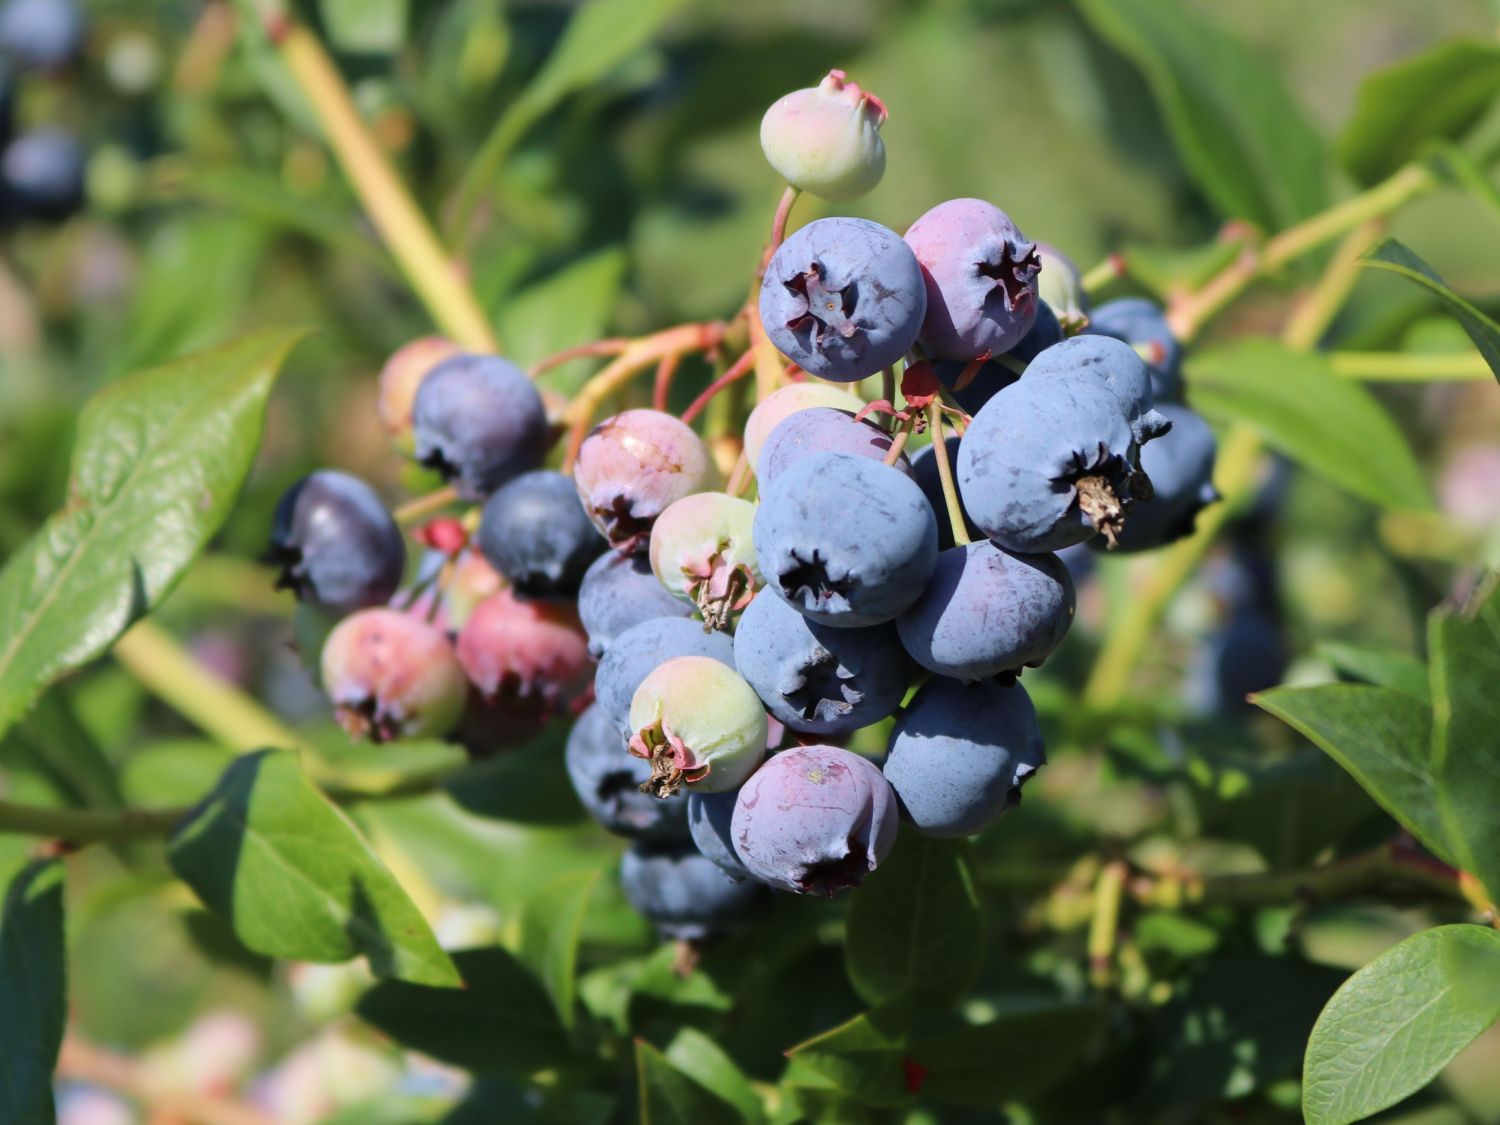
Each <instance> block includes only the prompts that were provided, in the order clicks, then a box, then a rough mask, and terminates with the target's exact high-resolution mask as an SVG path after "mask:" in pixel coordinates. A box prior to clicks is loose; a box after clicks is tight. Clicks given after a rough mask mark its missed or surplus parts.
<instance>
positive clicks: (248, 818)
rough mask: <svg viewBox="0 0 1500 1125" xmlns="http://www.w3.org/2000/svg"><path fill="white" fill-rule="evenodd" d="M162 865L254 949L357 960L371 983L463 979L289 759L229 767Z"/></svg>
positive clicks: (241, 761) (266, 757)
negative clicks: (388, 979)
mask: <svg viewBox="0 0 1500 1125" xmlns="http://www.w3.org/2000/svg"><path fill="white" fill-rule="evenodd" d="M167 858H168V860H169V861H170V862H171V864H172V868H173V870H175V871H176V872H177V874H178V875H179V876H181V877H182V878H183V879H184V880H185V881H186V882H187V884H188V885H189V886H190V887H192V888H193V890H194V891H195V892H196V893H197V895H198V897H199V898H200V899H202V900H203V902H204V904H205V905H206V906H207V907H208V908H209V909H210V910H213V911H215V912H216V913H218V914H220V915H221V916H223V917H224V918H226V919H228V920H229V922H230V924H231V925H232V926H233V927H234V932H235V934H236V936H238V937H239V939H240V941H242V942H244V944H245V946H246V948H248V949H251V950H253V951H254V952H256V953H264V954H266V955H267V956H270V957H286V958H293V959H296V960H299V961H315V962H334V961H345V960H348V959H349V958H351V957H355V956H358V955H360V954H363V955H364V956H365V957H366V958H367V959H368V960H369V963H370V968H371V970H372V971H373V972H374V973H375V975H376V976H381V977H396V978H398V979H401V980H406V981H412V982H415V983H419V984H428V985H437V986H456V985H458V984H459V983H460V981H459V976H458V971H457V970H456V969H455V968H454V966H453V962H452V961H451V960H450V959H449V957H448V955H447V954H446V953H444V952H443V951H442V949H441V948H439V946H438V943H437V939H436V938H435V937H434V936H433V934H432V930H431V929H430V928H429V927H428V925H427V922H426V920H425V919H423V917H422V915H421V913H420V912H419V911H418V910H417V908H416V907H415V906H414V905H412V902H411V900H410V899H409V898H407V896H406V892H405V891H403V890H402V889H401V885H400V884H399V883H397V882H396V880H395V878H394V876H392V875H391V873H390V871H388V870H387V869H386V866H385V864H383V863H382V862H381V861H380V858H379V857H378V856H377V855H376V854H375V853H374V852H373V851H372V850H371V849H370V846H369V844H367V843H365V841H364V839H363V838H362V837H361V836H360V834H359V832H358V830H357V829H356V828H355V827H354V825H353V824H352V823H351V822H350V821H349V818H348V817H346V816H345V815H344V814H343V813H342V812H341V811H339V810H338V809H337V808H335V807H334V806H333V805H332V804H330V803H329V801H328V799H327V798H326V797H324V796H323V794H321V793H320V792H318V790H317V789H316V788H314V787H313V785H312V783H311V782H309V781H308V780H307V778H306V777H305V776H304V775H303V773H302V769H301V766H300V765H299V764H298V761H297V756H296V755H295V754H293V753H291V752H289V751H279V750H267V751H261V752H259V753H255V754H246V755H244V756H242V757H240V758H238V759H236V760H235V762H234V763H233V764H232V765H231V766H230V767H229V769H228V770H226V771H225V773H224V776H223V777H222V778H220V780H219V784H218V785H217V786H215V788H214V790H213V792H212V793H210V794H209V795H208V797H207V798H205V800H204V801H203V803H202V804H201V805H199V806H198V808H197V809H195V810H194V811H193V812H192V814H191V815H190V816H189V817H188V818H187V819H186V820H185V821H184V822H183V823H182V824H181V825H179V826H178V828H177V829H176V831H175V832H173V834H172V837H171V839H170V840H169V841H168V844H167Z"/></svg>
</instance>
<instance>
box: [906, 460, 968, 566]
mask: <svg viewBox="0 0 1500 1125" xmlns="http://www.w3.org/2000/svg"><path fill="white" fill-rule="evenodd" d="M961 442H962V439H960V438H959V436H958V435H957V434H951V435H949V437H948V438H947V440H946V443H945V444H946V445H947V447H948V464H949V465H950V466H951V465H957V464H958V449H959V445H960V444H961ZM911 476H912V480H914V481H916V482H917V487H918V488H920V489H921V490H922V495H923V496H925V497H927V503H928V504H930V505H931V506H932V515H933V518H934V519H935V520H936V521H937V530H938V550H939V551H946V550H947V549H948V548H949V547H951V546H953V526H952V524H950V523H949V521H948V502H947V500H946V499H945V498H944V496H943V479H942V477H941V476H940V475H939V474H938V467H937V455H936V454H935V453H933V451H932V446H930V445H924V446H923V447H922V448H921V449H919V450H917V454H916V456H915V457H913V458H912V459H911ZM960 500H962V498H960ZM961 506H962V504H961V503H960V507H961ZM964 529H965V531H966V532H967V533H968V536H969V538H970V539H983V538H984V532H982V531H980V530H979V528H978V527H976V526H975V524H974V521H973V520H971V519H969V518H968V515H967V514H965V516H964Z"/></svg>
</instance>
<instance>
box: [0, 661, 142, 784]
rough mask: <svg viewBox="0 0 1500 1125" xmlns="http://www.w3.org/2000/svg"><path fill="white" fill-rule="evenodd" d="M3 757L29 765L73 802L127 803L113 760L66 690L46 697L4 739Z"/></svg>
mask: <svg viewBox="0 0 1500 1125" xmlns="http://www.w3.org/2000/svg"><path fill="white" fill-rule="evenodd" d="M0 762H7V763H8V764H14V765H23V766H26V767H29V768H30V769H32V770H33V771H35V772H36V773H38V774H40V775H42V776H43V777H45V778H46V779H47V781H48V782H49V783H50V784H51V785H52V787H53V789H54V790H55V791H56V792H57V794H58V796H59V797H61V798H62V799H63V800H64V801H66V802H67V803H68V804H70V805H76V806H78V807H80V808H115V807H118V806H119V805H121V804H123V803H124V799H123V795H122V793H121V791H120V781H119V778H118V777H117V776H116V774H115V769H114V766H113V764H112V763H111V762H110V760H109V759H108V758H106V757H105V756H104V751H103V750H101V749H100V748H99V744H98V743H97V742H95V741H94V737H93V735H91V734H90V733H89V731H88V728H86V727H85V726H84V725H83V723H82V722H80V721H79V718H78V715H77V713H76V712H75V711H74V709H73V703H72V700H71V699H69V698H68V696H67V693H66V692H64V691H62V690H58V691H53V692H48V693H47V694H46V695H44V696H42V698H41V699H40V700H38V701H37V705H36V707H35V708H34V709H33V710H32V711H31V713H30V714H28V715H27V716H26V717H25V718H24V719H22V720H21V721H20V722H19V723H17V724H16V725H15V726H14V727H12V728H11V730H10V733H8V734H7V735H6V736H5V737H4V738H3V739H0Z"/></svg>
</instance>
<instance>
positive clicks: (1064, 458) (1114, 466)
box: [955, 337, 1149, 554]
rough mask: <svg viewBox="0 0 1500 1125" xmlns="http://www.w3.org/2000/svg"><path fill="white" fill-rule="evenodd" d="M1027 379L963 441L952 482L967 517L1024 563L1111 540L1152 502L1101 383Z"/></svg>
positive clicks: (1124, 423) (993, 403)
mask: <svg viewBox="0 0 1500 1125" xmlns="http://www.w3.org/2000/svg"><path fill="white" fill-rule="evenodd" d="M1080 338H1081V337H1080ZM1070 342H1071V341H1070ZM1059 346H1063V345H1059ZM1055 350H1056V349H1055V348H1054V349H1050V350H1049V352H1043V353H1042V355H1043V356H1046V355H1048V354H1050V351H1055ZM1037 362H1041V360H1040V358H1039V359H1038V361H1037ZM1029 372H1030V368H1028V375H1027V376H1026V377H1025V378H1022V379H1021V380H1020V381H1019V382H1017V383H1014V384H1012V385H1011V386H1009V387H1006V388H1005V389H1004V390H1002V391H1001V392H1000V393H999V394H997V395H996V396H995V397H994V398H992V399H991V400H990V401H989V402H988V403H986V404H985V406H984V408H983V409H982V410H980V411H979V413H978V414H976V415H975V416H974V420H973V422H972V423H970V425H969V427H968V429H967V430H966V431H965V433H964V439H963V442H962V444H961V445H960V446H959V449H958V463H957V465H956V474H955V475H956V477H957V481H958V488H959V492H960V494H961V495H962V497H963V506H964V511H965V512H966V513H968V516H969V518H970V519H972V520H973V521H974V523H975V524H977V525H978V526H979V527H980V528H981V529H982V530H983V531H984V533H985V534H986V535H988V536H989V537H990V538H991V539H993V540H994V541H995V542H996V543H997V544H999V545H1000V546H1002V547H1004V548H1006V549H1007V550H1010V551H1018V552H1021V553H1023V554H1041V553H1044V552H1047V551H1056V550H1060V549H1062V548H1063V547H1067V546H1069V545H1070V544H1073V543H1081V542H1082V541H1083V540H1085V539H1087V538H1089V537H1090V536H1091V535H1093V534H1094V533H1095V532H1096V531H1099V532H1103V533H1104V534H1105V536H1106V537H1107V538H1110V539H1113V538H1114V537H1116V536H1117V535H1118V534H1119V531H1120V529H1121V528H1122V527H1123V526H1124V523H1125V515H1126V511H1127V508H1128V506H1129V504H1130V503H1131V501H1132V500H1133V498H1134V497H1136V496H1138V495H1145V494H1149V482H1148V480H1147V478H1146V477H1145V475H1144V474H1143V473H1141V471H1140V464H1139V458H1140V450H1139V446H1138V445H1137V443H1136V440H1135V435H1134V433H1133V432H1132V429H1131V424H1130V420H1129V418H1128V417H1127V416H1126V414H1125V411H1124V408H1123V407H1122V405H1121V403H1120V400H1119V398H1118V397H1117V396H1116V395H1115V393H1114V392H1113V391H1112V390H1111V389H1110V388H1109V387H1108V386H1107V385H1106V384H1105V383H1104V382H1103V380H1099V379H1082V378H1057V379H1049V378H1040V377H1038V378H1032V377H1031V376H1030V374H1029Z"/></svg>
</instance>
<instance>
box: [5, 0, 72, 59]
mask: <svg viewBox="0 0 1500 1125" xmlns="http://www.w3.org/2000/svg"><path fill="white" fill-rule="evenodd" d="M87 32H88V20H87V17H86V16H85V15H84V11H83V6H82V5H81V4H79V3H78V0H8V3H6V4H5V6H4V7H0V54H4V55H8V56H9V57H10V58H11V59H12V60H14V61H15V64H16V65H17V66H18V67H23V68H29V69H35V70H59V69H61V68H62V67H65V66H67V65H68V64H69V63H71V62H73V61H74V60H75V59H77V58H78V56H79V55H80V54H82V53H83V43H84V38H85V36H86V35H87Z"/></svg>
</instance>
